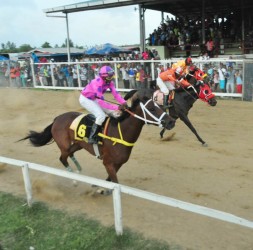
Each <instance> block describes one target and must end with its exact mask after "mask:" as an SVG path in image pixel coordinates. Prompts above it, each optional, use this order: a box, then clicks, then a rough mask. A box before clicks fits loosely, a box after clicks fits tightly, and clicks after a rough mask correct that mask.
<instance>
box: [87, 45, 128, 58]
mask: <svg viewBox="0 0 253 250" xmlns="http://www.w3.org/2000/svg"><path fill="white" fill-rule="evenodd" d="M119 53H131V50H129V49H125V48H122V47H119V46H116V45H113V44H111V43H105V44H104V45H102V46H98V47H93V48H90V49H88V50H86V51H85V52H84V54H86V55H110V54H119Z"/></svg>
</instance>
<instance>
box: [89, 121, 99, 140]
mask: <svg viewBox="0 0 253 250" xmlns="http://www.w3.org/2000/svg"><path fill="white" fill-rule="evenodd" d="M100 129H101V126H99V125H97V124H96V123H94V124H93V125H92V127H91V131H90V136H89V139H88V143H90V144H97V143H98V136H97V133H98V132H99V131H100Z"/></svg>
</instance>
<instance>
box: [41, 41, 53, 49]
mask: <svg viewBox="0 0 253 250" xmlns="http://www.w3.org/2000/svg"><path fill="white" fill-rule="evenodd" d="M41 48H52V47H51V45H50V43H49V42H44V43H43V44H42V45H41Z"/></svg>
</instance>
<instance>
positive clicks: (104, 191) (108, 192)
mask: <svg viewBox="0 0 253 250" xmlns="http://www.w3.org/2000/svg"><path fill="white" fill-rule="evenodd" d="M96 193H98V194H101V195H104V196H106V195H111V194H112V190H110V189H104V188H98V189H97V191H96Z"/></svg>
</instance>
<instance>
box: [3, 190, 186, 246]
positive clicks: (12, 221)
mask: <svg viewBox="0 0 253 250" xmlns="http://www.w3.org/2000/svg"><path fill="white" fill-rule="evenodd" d="M24 203H25V201H24V200H23V199H22V198H17V197H14V196H12V195H10V194H5V193H0V204H1V206H0V222H1V223H0V249H3V250H20V249H29V248H30V247H34V249H36V250H45V249H47V250H50V249H57V250H69V249H71V250H75V249H76V250H86V249H87V250H90V249H92V250H93V249H95V250H107V249H108V250H118V249H120V250H142V249H145V250H149V249H150V250H167V249H174V250H176V249H177V250H179V249H181V248H179V247H178V246H168V245H167V244H165V243H163V242H159V241H153V240H146V239H144V238H143V237H142V236H141V235H139V234H136V233H134V232H131V231H130V230H128V229H124V234H123V235H122V236H117V235H116V234H115V229H114V227H113V226H112V227H103V226H101V224H99V223H98V222H97V221H94V220H89V219H88V218H86V216H71V215H69V214H67V213H65V212H63V211H59V210H52V209H49V208H48V207H47V206H46V205H45V204H43V203H39V202H38V203H34V204H33V206H32V207H31V208H29V207H27V206H24V205H23V204H24Z"/></svg>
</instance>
